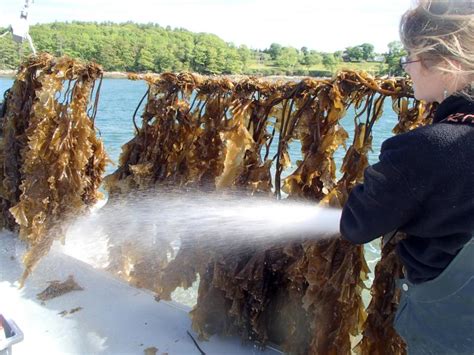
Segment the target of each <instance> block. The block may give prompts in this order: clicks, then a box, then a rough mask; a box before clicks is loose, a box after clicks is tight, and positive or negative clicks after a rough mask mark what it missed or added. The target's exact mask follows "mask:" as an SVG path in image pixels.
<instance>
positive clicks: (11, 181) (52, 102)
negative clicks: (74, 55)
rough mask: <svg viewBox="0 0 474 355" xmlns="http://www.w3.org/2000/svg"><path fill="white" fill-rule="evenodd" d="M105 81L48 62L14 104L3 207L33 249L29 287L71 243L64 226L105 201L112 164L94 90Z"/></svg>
mask: <svg viewBox="0 0 474 355" xmlns="http://www.w3.org/2000/svg"><path fill="white" fill-rule="evenodd" d="M101 78H102V71H101V69H100V68H99V67H98V66H97V65H94V64H90V65H84V64H81V63H79V62H77V61H75V60H72V59H70V58H67V57H61V58H53V57H52V56H50V55H48V54H41V55H39V56H36V57H31V58H30V59H29V60H27V61H26V62H25V63H24V64H23V65H22V66H21V67H20V69H19V71H18V73H17V75H16V79H15V82H14V84H13V87H12V89H11V90H10V93H9V95H8V97H7V100H6V104H7V108H6V112H5V116H4V118H3V122H2V131H3V136H2V146H3V155H2V158H3V159H2V162H1V163H2V166H3V184H2V187H3V189H2V191H1V199H2V207H3V210H2V212H3V225H4V226H6V227H9V228H10V229H15V230H18V231H19V235H20V238H21V239H23V240H25V241H26V242H27V244H28V251H27V253H26V255H25V256H24V264H25V271H24V273H23V276H22V279H21V283H23V282H24V281H25V279H26V277H27V276H28V275H29V274H30V272H31V271H32V269H33V267H34V266H35V265H36V263H37V262H38V260H39V259H40V258H41V257H42V256H44V255H45V254H46V253H47V252H48V250H49V249H50V247H51V245H52V242H53V241H54V240H55V239H57V238H62V237H63V236H64V231H63V229H62V228H63V226H64V223H63V222H64V221H65V220H67V219H68V218H70V217H72V216H75V215H77V214H78V213H81V212H82V211H84V210H85V208H86V207H88V206H92V205H93V204H94V203H95V202H96V201H97V199H98V198H99V197H100V193H99V192H98V188H99V185H100V184H101V181H102V175H103V173H104V170H105V169H104V168H105V164H106V160H107V159H106V155H105V151H104V147H103V144H102V142H101V141H100V140H99V139H97V137H96V132H95V128H94V117H95V113H96V110H97V103H98V95H99V89H100V82H99V87H98V88H97V90H95V91H94V85H95V82H96V80H101ZM94 95H95V97H96V99H95V100H91V99H93V97H94ZM90 101H92V103H91V104H90ZM88 110H90V111H89V112H90V115H88ZM12 217H13V218H12Z"/></svg>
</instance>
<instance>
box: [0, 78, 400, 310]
mask: <svg viewBox="0 0 474 355" xmlns="http://www.w3.org/2000/svg"><path fill="white" fill-rule="evenodd" d="M12 83H13V79H10V78H0V94H1V95H2V96H1V97H3V92H4V91H5V90H7V89H8V88H9V87H11V85H12ZM146 90H147V86H146V84H145V83H144V82H142V81H130V80H127V79H104V80H103V83H102V88H101V92H100V101H99V107H98V112H97V116H96V127H97V128H98V131H99V135H100V137H101V138H102V140H103V141H104V144H105V148H106V151H107V153H108V155H109V157H110V159H111V160H112V161H113V162H114V163H115V164H118V159H119V156H120V152H121V147H122V145H123V144H125V143H126V142H128V141H129V140H130V139H132V138H133V135H134V126H133V122H132V116H133V113H134V111H135V109H136V107H137V105H138V103H139V101H140V99H141V98H142V96H143V95H144V93H145V92H146ZM143 106H144V104H142V107H141V108H140V109H139V110H138V113H137V123H138V124H139V125H140V122H141V118H140V116H141V113H142V111H143ZM353 117H354V112H353V111H351V110H349V112H348V113H347V115H346V117H345V118H344V119H343V120H342V125H343V126H344V128H345V129H346V130H347V131H348V133H349V134H350V136H351V137H350V140H349V141H348V142H351V139H352V135H353V131H354V121H353ZM396 122H397V116H396V114H395V113H394V112H393V111H392V108H391V100H390V99H387V100H386V102H385V104H384V112H383V115H382V117H381V118H380V119H379V121H378V122H377V123H376V124H375V125H374V128H373V151H372V152H371V153H370V155H369V161H370V163H371V164H373V163H375V162H377V160H378V155H379V151H380V146H381V144H382V142H383V141H384V140H385V139H387V138H389V137H391V136H392V132H391V130H392V128H393V127H394V126H395V124H396ZM344 154H345V151H344V149H342V148H341V149H339V150H338V151H337V152H336V155H335V158H336V164H337V166H338V167H340V166H341V164H342V158H343V156H344ZM290 156H291V157H292V161H293V162H296V160H297V159H300V157H301V152H300V146H299V145H298V144H293V145H292V146H290ZM116 168H117V165H112V164H111V165H109V166H108V167H107V171H106V173H107V174H109V173H111V172H113V171H114V170H115V169H116ZM291 169H294V167H292V168H290V169H289V170H287V171H286V172H285V173H284V174H283V176H285V175H288V174H289V173H290V172H291ZM365 251H366V259H367V261H368V263H369V266H370V267H371V269H373V267H374V265H375V263H376V262H377V261H378V259H379V257H380V249H379V241H374V242H372V243H369V244H366V246H365ZM370 276H371V277H370V278H371V279H372V278H373V275H370ZM195 292H196V290H195V289H194V290H191V293H192V294H193V295H190V294H189V291H188V292H185V293H184V295H177V297H176V298H177V300H178V301H180V302H183V303H187V304H190V303H192V302H191V301H190V299H189V298H190V296H192V297H191V298H192V299H193V300H194V299H195V298H194V297H195ZM365 298H366V299H367V297H365Z"/></svg>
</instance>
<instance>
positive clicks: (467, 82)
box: [340, 0, 474, 354]
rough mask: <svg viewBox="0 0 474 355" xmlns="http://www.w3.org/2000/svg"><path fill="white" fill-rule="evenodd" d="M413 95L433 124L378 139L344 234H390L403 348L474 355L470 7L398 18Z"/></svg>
mask: <svg viewBox="0 0 474 355" xmlns="http://www.w3.org/2000/svg"><path fill="white" fill-rule="evenodd" d="M400 35H401V40H402V42H403V44H404V46H405V48H406V50H407V51H408V53H409V56H408V57H407V58H405V59H404V61H403V63H402V64H403V66H404V68H405V70H406V71H407V73H408V74H409V75H410V77H411V79H412V81H413V89H414V94H415V97H416V98H417V99H419V100H424V101H427V102H438V103H440V105H439V107H438V108H437V110H436V113H435V115H434V118H433V124H431V125H429V126H426V127H421V128H418V129H415V130H413V131H411V132H408V133H405V134H400V135H398V136H395V137H392V138H390V139H388V140H387V141H385V142H384V143H383V145H382V148H381V154H380V161H379V162H378V163H377V164H375V165H373V166H370V167H368V168H367V169H366V171H365V178H364V184H361V185H358V186H356V187H355V188H354V189H353V191H352V192H351V194H350V196H349V199H348V201H347V204H346V205H345V207H344V209H343V212H342V217H341V224H340V230H341V234H342V235H343V237H344V238H346V239H348V240H349V241H352V242H354V243H357V244H361V243H367V242H369V241H371V240H373V239H375V238H377V237H379V236H381V235H384V234H387V233H389V232H391V231H401V232H405V233H406V234H407V235H408V237H407V238H406V239H404V240H402V241H400V242H398V244H397V253H398V255H399V257H400V259H401V261H402V263H403V265H404V270H405V279H403V280H400V285H399V286H400V287H401V292H402V296H401V301H400V305H399V308H398V311H397V314H396V316H395V324H394V325H395V328H396V329H397V331H398V332H399V334H400V335H401V336H402V338H403V339H404V340H405V342H406V344H407V347H408V352H409V353H410V354H418V353H435V354H453V353H469V354H472V353H474V276H473V274H474V270H473V269H474V244H473V239H472V237H473V235H474V102H473V100H474V98H473V89H472V86H473V85H472V83H473V78H474V5H473V1H472V0H468V1H466V0H463V1H455V0H451V1H448V0H444V1H440V0H438V1H426V0H421V1H419V3H418V6H417V7H416V8H414V9H412V10H409V11H407V12H406V13H405V14H404V16H403V17H402V20H401V24H400Z"/></svg>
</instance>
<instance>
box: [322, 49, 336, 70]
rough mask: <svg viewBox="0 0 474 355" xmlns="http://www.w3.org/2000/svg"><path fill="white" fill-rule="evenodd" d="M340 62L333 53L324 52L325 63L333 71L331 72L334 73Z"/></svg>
mask: <svg viewBox="0 0 474 355" xmlns="http://www.w3.org/2000/svg"><path fill="white" fill-rule="evenodd" d="M338 63H339V61H338V59H337V58H336V57H335V56H334V54H333V53H324V54H323V65H324V67H325V68H326V69H328V70H329V71H330V72H331V74H334V72H335V70H336V67H337V64H338Z"/></svg>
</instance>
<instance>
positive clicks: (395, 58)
mask: <svg viewBox="0 0 474 355" xmlns="http://www.w3.org/2000/svg"><path fill="white" fill-rule="evenodd" d="M404 55H407V52H406V51H405V49H404V48H403V45H402V43H401V42H400V41H393V42H390V43H389V44H388V52H387V53H385V55H384V56H385V62H386V63H387V67H388V68H387V74H388V75H403V73H404V71H403V68H401V67H400V58H401V57H402V56H404Z"/></svg>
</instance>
